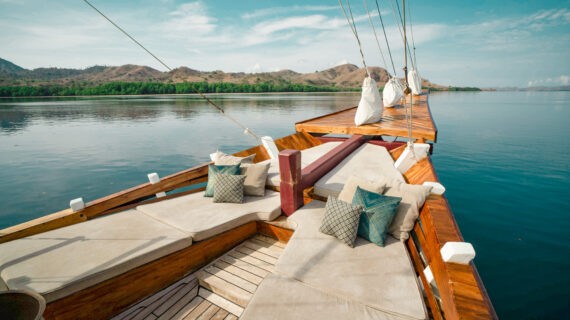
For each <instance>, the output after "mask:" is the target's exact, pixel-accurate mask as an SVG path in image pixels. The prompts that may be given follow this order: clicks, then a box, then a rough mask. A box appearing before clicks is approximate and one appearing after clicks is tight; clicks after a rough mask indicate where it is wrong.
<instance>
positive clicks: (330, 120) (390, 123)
mask: <svg viewBox="0 0 570 320" xmlns="http://www.w3.org/2000/svg"><path fill="white" fill-rule="evenodd" d="M413 103H414V104H413V114H412V129H413V130H412V131H413V133H412V135H413V137H414V138H415V139H423V140H431V141H433V142H436V140H437V127H436V125H435V122H434V121H433V119H432V116H431V111H430V109H429V104H428V93H427V91H424V93H422V95H419V96H416V95H415V96H414V100H413ZM356 108H357V107H353V108H350V109H346V110H342V111H339V112H335V113H331V114H328V115H325V116H322V117H317V118H313V119H309V120H305V121H301V122H297V123H296V124H295V129H296V130H297V131H298V132H302V131H305V132H308V133H323V134H327V133H336V134H362V135H368V136H376V135H387V136H393V137H407V136H408V126H407V124H406V109H405V108H404V107H403V105H398V106H396V107H393V108H384V112H383V114H382V119H381V120H380V122H378V123H373V124H365V125H361V126H356V125H355V124H354V115H355V114H356Z"/></svg>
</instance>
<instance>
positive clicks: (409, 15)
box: [408, 0, 418, 70]
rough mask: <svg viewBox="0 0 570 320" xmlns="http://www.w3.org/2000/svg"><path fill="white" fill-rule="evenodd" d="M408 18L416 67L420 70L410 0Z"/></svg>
mask: <svg viewBox="0 0 570 320" xmlns="http://www.w3.org/2000/svg"><path fill="white" fill-rule="evenodd" d="M408 20H409V21H410V34H411V35H412V49H413V50H414V51H413V56H414V67H415V68H416V70H418V63H417V61H416V42H415V41H414V27H413V25H412V10H410V0H408Z"/></svg>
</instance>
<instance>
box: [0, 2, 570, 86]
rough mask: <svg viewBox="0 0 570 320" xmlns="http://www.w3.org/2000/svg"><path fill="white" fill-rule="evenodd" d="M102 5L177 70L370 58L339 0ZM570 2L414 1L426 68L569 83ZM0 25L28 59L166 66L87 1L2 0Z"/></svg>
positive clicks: (6, 47) (364, 23) (513, 82)
mask: <svg viewBox="0 0 570 320" xmlns="http://www.w3.org/2000/svg"><path fill="white" fill-rule="evenodd" d="M367 2H368V5H369V7H370V8H375V3H374V0H367ZM92 3H93V4H94V5H95V6H97V7H98V8H99V9H100V10H101V11H103V12H104V13H106V14H107V15H108V16H109V17H110V18H111V19H113V20H115V22H117V23H118V24H119V25H120V26H122V27H123V28H124V29H126V30H128V31H129V32H130V33H131V34H132V35H133V36H134V37H135V38H137V39H138V40H139V41H140V42H142V43H143V44H145V45H146V46H147V47H148V48H149V49H150V50H151V51H153V52H154V53H155V54H156V55H157V56H159V57H161V58H162V59H163V60H164V61H165V62H166V63H167V64H169V65H170V66H171V67H178V66H188V67H190V68H193V69H198V70H204V71H210V70H223V71H226V72H229V71H232V72H237V71H243V72H263V71H275V70H280V69H292V70H295V71H298V72H313V71H315V70H323V69H326V68H329V67H333V66H335V65H338V64H341V63H346V62H350V63H354V64H356V65H359V66H361V64H362V63H361V59H360V56H359V53H358V48H357V46H356V41H355V39H354V37H353V36H352V33H351V31H350V29H349V28H348V25H347V24H346V20H345V18H344V16H343V14H342V11H341V9H340V7H339V5H338V2H337V1H334V0H329V1H218V0H210V1H175V0H153V1H151V0H138V1H110V0H92ZM389 3H390V2H389V1H387V0H382V1H380V5H381V10H382V17H383V19H384V20H385V23H386V25H387V32H388V38H389V41H390V45H391V47H392V49H393V55H394V57H395V63H396V65H397V73H398V75H401V71H400V70H401V67H402V65H403V52H402V51H403V47H402V41H401V39H400V35H399V33H398V31H397V29H396V27H395V23H394V17H393V13H392V10H391V6H390V4H389ZM351 5H352V8H353V12H354V14H355V18H356V20H357V29H358V31H359V33H360V36H361V40H362V44H363V49H364V53H365V56H366V61H367V64H368V65H376V66H383V63H382V60H381V59H380V55H379V52H378V49H377V47H376V43H375V41H374V37H373V34H372V31H371V28H370V25H369V22H368V18H367V16H366V11H365V9H364V4H363V2H362V1H358V0H357V1H355V0H353V1H351ZM569 8H570V1H540V0H531V1H511V0H500V1H451V0H444V1H419V0H412V1H411V13H412V22H413V27H414V36H415V37H414V38H415V42H416V47H417V51H416V54H417V61H418V69H419V72H420V74H421V75H422V77H424V78H427V79H429V80H431V81H432V82H435V83H438V84H443V85H457V86H479V87H511V86H517V87H526V86H529V85H531V86H534V85H546V86H554V85H568V84H569V76H570V62H569V61H570V53H569V52H570V10H569ZM374 21H375V22H378V18H377V17H376V16H375V17H374ZM377 27H378V24H377ZM0 29H1V30H2V32H0V57H1V58H4V59H7V60H9V61H12V62H14V63H16V64H18V65H20V66H22V67H25V68H37V67H50V66H51V67H73V68H84V67H88V66H92V65H122V64H127V63H131V64H141V65H149V66H152V67H154V68H157V69H159V70H164V67H162V66H161V65H159V64H158V63H157V62H155V61H154V60H152V58H150V57H149V56H148V55H147V54H146V53H144V52H143V51H142V50H140V49H139V48H138V47H136V46H135V45H133V44H132V43H131V42H130V41H129V40H128V39H127V38H126V37H125V36H124V35H122V34H121V33H119V32H118V31H117V30H115V29H114V28H113V27H112V26H111V25H110V24H109V23H108V22H107V21H105V20H104V19H103V18H101V17H100V16H98V15H97V14H96V13H95V12H94V11H93V10H92V9H91V8H89V7H88V6H87V5H86V4H85V3H84V2H83V1H81V0H62V1H57V2H55V1H45V0H26V1H22V0H0ZM379 36H381V35H379ZM381 40H382V39H381ZM390 69H391V68H390Z"/></svg>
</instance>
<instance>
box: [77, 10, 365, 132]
mask: <svg viewBox="0 0 570 320" xmlns="http://www.w3.org/2000/svg"><path fill="white" fill-rule="evenodd" d="M83 1H84V2H85V3H87V4H88V5H89V6H90V7H91V8H93V10H95V11H96V12H97V13H99V14H100V15H101V16H102V17H103V18H105V19H106V20H107V21H109V22H110V23H111V24H112V25H113V26H115V27H116V28H117V29H119V31H121V32H122V33H123V34H124V35H126V36H127V37H129V39H131V40H132V41H133V42H134V43H136V44H137V45H138V46H139V47H141V48H142V49H143V50H144V51H146V52H147V53H148V54H150V55H151V56H152V57H153V58H154V59H156V61H158V62H159V63H160V64H162V65H163V66H164V67H165V68H166V69H168V71H172V69H171V68H170V67H169V66H168V65H167V64H166V63H164V62H163V61H162V60H160V59H159V58H158V57H157V56H155V55H154V54H153V53H152V52H150V51H149V50H148V49H147V48H145V47H144V46H143V45H142V44H140V43H139V42H138V41H137V40H136V39H135V38H133V37H132V36H131V35H130V34H128V33H127V32H126V31H125V30H123V29H122V28H121V27H119V26H118V25H117V24H116V23H115V22H113V21H112V20H111V19H109V18H108V17H107V16H106V15H105V14H103V12H101V11H99V9H97V8H95V6H94V5H92V4H91V3H90V2H89V1H88V0H83ZM339 1H340V0H339ZM359 44H360V43H359ZM363 59H364V56H363ZM184 83H185V84H187V85H189V86H190V88H191V89H192V90H194V92H196V93H197V94H198V95H200V97H201V98H202V99H204V100H206V101H207V102H208V103H209V104H210V105H212V106H213V107H214V108H216V109H218V111H220V113H221V114H223V115H224V116H226V117H227V118H228V119H230V120H231V121H233V123H235V124H236V125H238V126H239V127H241V128H242V129H243V133H244V134H246V133H247V134H249V135H251V136H252V137H253V138H254V139H256V140H257V141H261V138H259V137H258V136H257V135H256V134H255V133H253V132H251V131H250V130H249V129H248V128H247V127H246V126H244V125H243V124H241V123H240V122H239V121H237V120H236V119H235V118H234V117H232V116H231V115H229V114H227V113H226V112H225V111H224V109H222V107H220V106H218V105H217V104H216V103H214V101H212V100H210V98H208V97H206V96H205V95H204V94H203V93H202V92H200V91H199V90H198V89H196V87H194V86H193V85H192V83H190V82H188V81H186V80H185V81H184Z"/></svg>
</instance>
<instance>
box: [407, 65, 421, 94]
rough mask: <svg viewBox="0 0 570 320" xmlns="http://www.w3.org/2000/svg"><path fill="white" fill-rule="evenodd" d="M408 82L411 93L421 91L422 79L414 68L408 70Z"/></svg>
mask: <svg viewBox="0 0 570 320" xmlns="http://www.w3.org/2000/svg"><path fill="white" fill-rule="evenodd" d="M408 82H409V85H410V89H412V93H413V94H420V93H422V79H421V78H420V75H419V74H418V72H417V71H416V69H414V68H412V69H411V70H410V71H409V72H408Z"/></svg>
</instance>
